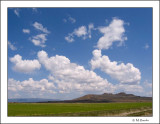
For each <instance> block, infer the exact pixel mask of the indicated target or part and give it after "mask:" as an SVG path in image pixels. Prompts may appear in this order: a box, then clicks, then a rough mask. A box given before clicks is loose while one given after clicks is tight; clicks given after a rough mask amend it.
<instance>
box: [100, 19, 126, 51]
mask: <svg viewBox="0 0 160 124" xmlns="http://www.w3.org/2000/svg"><path fill="white" fill-rule="evenodd" d="M98 29H99V31H100V32H101V33H102V34H104V35H103V36H102V37H101V38H100V39H99V40H98V43H97V48H98V49H109V48H110V47H111V46H112V44H113V42H116V41H118V42H119V45H122V44H123V42H124V41H125V40H127V37H124V33H125V29H124V21H123V20H120V19H116V18H114V19H113V20H112V22H111V23H110V24H109V26H103V27H99V28H98Z"/></svg>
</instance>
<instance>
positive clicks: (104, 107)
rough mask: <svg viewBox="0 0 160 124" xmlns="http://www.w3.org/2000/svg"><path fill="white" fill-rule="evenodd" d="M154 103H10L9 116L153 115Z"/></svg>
mask: <svg viewBox="0 0 160 124" xmlns="http://www.w3.org/2000/svg"><path fill="white" fill-rule="evenodd" d="M151 115H152V103H149V102H148V103H147V102H146V103H144V102H141V103H8V116H151Z"/></svg>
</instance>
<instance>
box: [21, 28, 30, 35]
mask: <svg viewBox="0 0 160 124" xmlns="http://www.w3.org/2000/svg"><path fill="white" fill-rule="evenodd" d="M22 31H23V33H25V34H29V33H30V30H29V29H23V30H22Z"/></svg>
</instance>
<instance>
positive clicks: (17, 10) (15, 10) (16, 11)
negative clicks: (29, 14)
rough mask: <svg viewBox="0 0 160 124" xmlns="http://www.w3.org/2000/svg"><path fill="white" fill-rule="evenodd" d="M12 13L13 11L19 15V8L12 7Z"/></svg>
mask: <svg viewBox="0 0 160 124" xmlns="http://www.w3.org/2000/svg"><path fill="white" fill-rule="evenodd" d="M14 13H15V14H16V15H17V16H18V17H19V16H20V14H19V9H18V8H16V9H14Z"/></svg>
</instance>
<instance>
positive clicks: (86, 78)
mask: <svg viewBox="0 0 160 124" xmlns="http://www.w3.org/2000/svg"><path fill="white" fill-rule="evenodd" d="M38 58H39V61H40V63H41V64H43V65H44V67H45V68H46V69H47V70H48V71H50V72H51V75H50V76H49V79H50V80H53V81H55V83H57V88H58V89H59V92H71V91H73V90H76V91H95V92H96V91H99V92H111V91H113V90H114V86H113V85H112V84H111V83H109V82H108V81H107V80H106V79H103V78H101V77H100V76H98V75H97V74H96V73H95V72H93V71H90V70H86V69H85V68H84V67H83V66H80V65H77V64H76V63H71V62H70V60H69V59H68V58H66V57H65V56H59V55H56V56H52V57H50V58H49V57H48V54H47V53H46V52H45V51H39V52H38Z"/></svg>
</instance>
